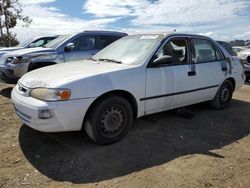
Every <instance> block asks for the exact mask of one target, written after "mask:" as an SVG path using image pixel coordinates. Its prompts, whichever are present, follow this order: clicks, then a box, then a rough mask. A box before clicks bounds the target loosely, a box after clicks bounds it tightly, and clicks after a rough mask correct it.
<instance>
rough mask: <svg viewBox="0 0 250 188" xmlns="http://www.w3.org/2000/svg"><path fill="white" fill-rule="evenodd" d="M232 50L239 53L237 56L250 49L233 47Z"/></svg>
mask: <svg viewBox="0 0 250 188" xmlns="http://www.w3.org/2000/svg"><path fill="white" fill-rule="evenodd" d="M232 48H233V50H234V51H235V52H236V53H237V55H238V54H239V53H241V52H242V51H245V50H249V48H248V47H246V46H233V47H232Z"/></svg>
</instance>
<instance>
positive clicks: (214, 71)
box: [191, 37, 228, 101]
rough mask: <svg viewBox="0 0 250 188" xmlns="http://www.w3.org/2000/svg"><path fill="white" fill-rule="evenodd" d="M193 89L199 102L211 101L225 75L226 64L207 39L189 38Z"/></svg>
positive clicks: (214, 46)
mask: <svg viewBox="0 0 250 188" xmlns="http://www.w3.org/2000/svg"><path fill="white" fill-rule="evenodd" d="M191 44H192V49H193V58H192V63H193V64H194V65H195V76H194V78H195V81H194V83H193V84H195V88H194V89H196V90H197V91H196V93H197V94H199V95H200V97H199V98H200V99H199V100H200V101H206V100H210V99H212V98H213V97H214V96H215V94H216V92H217V90H218V87H219V85H220V84H221V83H222V82H223V80H224V79H225V76H226V74H227V71H228V70H227V63H226V61H225V57H224V55H223V54H222V52H221V51H220V49H219V48H218V47H217V46H216V45H215V43H213V42H212V41H211V40H209V39H207V38H199V37H191Z"/></svg>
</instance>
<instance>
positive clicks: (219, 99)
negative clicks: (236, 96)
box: [211, 80, 234, 109]
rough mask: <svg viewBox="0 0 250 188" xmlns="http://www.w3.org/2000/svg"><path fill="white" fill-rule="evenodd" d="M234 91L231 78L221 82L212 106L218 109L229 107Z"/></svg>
mask: <svg viewBox="0 0 250 188" xmlns="http://www.w3.org/2000/svg"><path fill="white" fill-rule="evenodd" d="M233 91H234V88H233V84H232V83H231V82H230V81H229V80H225V81H224V82H223V83H222V84H221V86H220V88H219V90H218V91H217V93H216V95H215V97H214V99H213V100H212V101H211V105H212V107H214V108H216V109H224V108H226V107H228V106H229V104H230V102H231V100H232V96H233Z"/></svg>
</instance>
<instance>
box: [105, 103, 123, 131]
mask: <svg viewBox="0 0 250 188" xmlns="http://www.w3.org/2000/svg"><path fill="white" fill-rule="evenodd" d="M123 124H124V114H123V112H122V110H121V109H120V108H118V107H110V108H108V109H107V110H106V111H105V112H104V113H103V115H102V119H101V129H102V131H103V133H104V134H108V135H113V134H116V133H118V132H120V130H121V128H122V125H123Z"/></svg>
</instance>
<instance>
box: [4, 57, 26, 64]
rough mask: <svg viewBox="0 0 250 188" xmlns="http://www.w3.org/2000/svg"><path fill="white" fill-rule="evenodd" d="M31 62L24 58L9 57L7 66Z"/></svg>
mask: <svg viewBox="0 0 250 188" xmlns="http://www.w3.org/2000/svg"><path fill="white" fill-rule="evenodd" d="M27 62H30V59H27V58H23V57H9V58H8V59H7V61H6V63H7V64H13V65H16V64H20V63H27Z"/></svg>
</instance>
